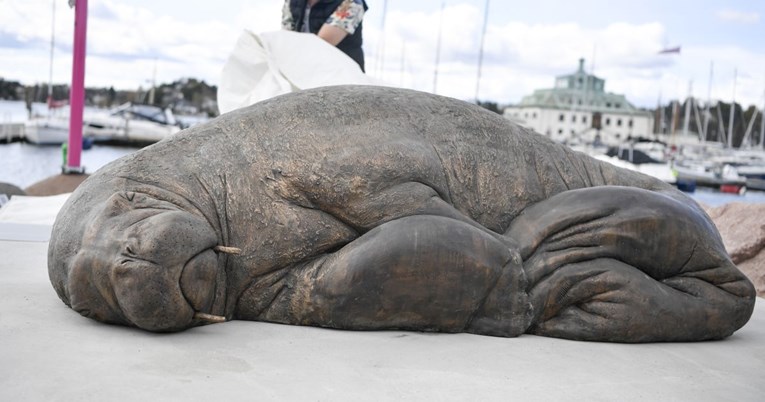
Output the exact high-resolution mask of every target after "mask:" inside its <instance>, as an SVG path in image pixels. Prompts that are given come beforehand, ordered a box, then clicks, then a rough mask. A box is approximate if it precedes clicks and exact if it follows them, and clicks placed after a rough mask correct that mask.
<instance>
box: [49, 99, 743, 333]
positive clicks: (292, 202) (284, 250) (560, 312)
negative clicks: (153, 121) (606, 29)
mask: <svg viewBox="0 0 765 402" xmlns="http://www.w3.org/2000/svg"><path fill="white" fill-rule="evenodd" d="M48 261H49V262H48V264H49V272H50V278H51V282H52V283H53V286H54V288H55V289H56V291H57V292H58V295H59V297H60V298H61V299H62V300H63V301H64V302H65V303H66V304H67V305H69V306H71V307H72V308H73V309H74V310H76V311H78V312H79V313H80V314H82V315H85V316H87V317H90V318H93V319H96V320H99V321H103V322H107V323H113V324H122V325H130V326H136V327H139V328H143V329H145V330H149V331H179V330H183V329H186V328H189V327H194V326H197V325H202V324H206V323H210V322H220V321H225V320H232V319H244V320H259V321H269V322H278V323H288V324H299V325H315V326H322V327H331V328H343V329H358V330H381V329H405V330H416V331H442V332H472V333H477V334H485V335H496V336H517V335H520V334H523V333H532V334H538V335H544V336H554V337H561V338H569V339H579V340H600V341H616V342H651V341H693V340H706V339H719V338H724V337H727V336H729V335H731V334H732V333H733V332H734V331H736V330H737V329H739V328H740V327H741V326H743V325H744V324H745V323H746V322H747V320H748V319H749V317H750V315H751V313H752V310H753V308H754V301H755V292H754V288H753V286H752V284H751V283H750V282H749V280H748V279H747V278H746V277H745V276H744V275H743V274H741V272H739V270H738V269H737V268H736V267H735V265H734V264H733V263H732V262H731V261H730V258H729V257H728V255H727V254H726V252H725V249H724V247H723V244H722V241H721V239H720V236H719V234H718V233H717V231H716V229H715V227H714V225H713V223H712V222H711V220H710V219H709V217H707V215H706V214H705V213H704V212H703V211H702V210H701V209H700V208H699V206H698V205H697V204H696V203H695V202H694V201H692V200H691V199H690V198H688V197H686V196H685V195H684V194H682V193H681V192H679V191H677V190H675V189H674V188H672V187H671V186H669V185H667V184H665V183H663V182H661V181H658V180H655V179H653V178H651V177H648V176H644V175H641V174H639V173H635V172H631V171H627V170H623V169H619V168H617V167H614V166H612V165H610V164H607V163H603V162H600V161H597V160H595V159H593V158H590V157H588V156H586V155H584V154H581V153H578V152H575V151H572V150H571V149H569V148H567V147H565V146H563V145H560V144H557V143H554V142H552V141H550V140H548V139H547V138H545V137H543V136H541V135H539V134H536V133H533V132H531V131H529V130H526V129H524V128H521V127H519V126H516V125H514V124H512V123H510V122H509V121H507V120H506V119H503V118H502V117H501V116H499V115H496V114H494V113H491V112H488V111H486V110H484V109H482V108H479V107H477V106H474V105H470V104H467V103H465V102H461V101H458V100H454V99H450V98H445V97H440V96H435V95H430V94H425V93H420V92H415V91H410V90H403V89H392V88H382V87H363V86H341V87H328V88H320V89H315V90H309V91H302V92H297V93H293V94H289V95H284V96H281V97H278V98H274V99H271V100H268V101H265V102H261V103H258V104H256V105H253V106H251V107H248V108H244V109H240V110H237V111H234V112H231V113H228V114H225V115H223V116H221V117H219V118H217V119H215V120H213V121H211V122H209V123H206V124H203V125H200V126H196V127H193V128H191V129H188V130H186V131H184V132H182V133H179V134H177V135H175V136H173V137H171V138H169V139H166V140H164V141H162V142H160V143H157V144H155V145H153V146H151V147H148V148H146V149H144V150H141V151H139V152H136V153H134V154H132V155H129V156H126V157H124V158H122V159H119V160H117V161H115V162H113V163H111V164H110V165H108V166H106V167H105V168H103V169H101V170H100V171H98V172H96V173H95V174H94V175H92V176H91V177H90V178H89V179H87V180H86V181H85V182H84V183H83V184H82V185H81V186H80V187H79V188H78V189H77V190H76V191H75V192H74V194H73V195H72V196H71V197H70V199H69V201H68V202H67V203H66V205H65V206H64V208H63V209H62V211H61V212H60V214H59V216H58V219H57V220H56V224H55V226H54V229H53V234H52V238H51V242H50V249H49V259H48Z"/></svg>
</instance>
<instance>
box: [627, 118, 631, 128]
mask: <svg viewBox="0 0 765 402" xmlns="http://www.w3.org/2000/svg"><path fill="white" fill-rule="evenodd" d="M627 125H628V126H630V128H632V119H630V120H629V121H628V122H627Z"/></svg>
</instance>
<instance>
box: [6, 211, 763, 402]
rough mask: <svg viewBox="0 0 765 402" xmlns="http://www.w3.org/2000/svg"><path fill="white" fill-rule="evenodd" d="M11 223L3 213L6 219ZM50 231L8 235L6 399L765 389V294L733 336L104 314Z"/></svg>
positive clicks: (591, 394) (666, 396) (756, 394)
mask: <svg viewBox="0 0 765 402" xmlns="http://www.w3.org/2000/svg"><path fill="white" fill-rule="evenodd" d="M0 225H2V223H0ZM47 245H48V244H47V243H46V242H43V241H0V401H54V400H63V401H73V400H78V401H80V400H81V401H91V400H93V401H113V400H118V401H119V400H125V401H154V400H163V401H164V400H168V401H173V400H224V401H229V400H232V401H233V400H317V401H322V400H323V401H328V400H329V401H335V400H353V401H356V400H428V401H430V400H460V401H465V400H480V401H485V400H497V401H499V400H502V401H504V400H524V401H525V400H544V401H550V400H587V401H593V400H595V401H597V400H606V401H613V400H619V401H624V400H647V401H653V400H662V401H666V400H687V401H691V400H693V401H698V400H710V401H719V400H736V401H755V400H763V398H765V380H764V379H765V375H764V372H765V300H763V299H758V302H757V306H756V309H755V314H754V317H753V318H752V320H751V321H750V322H749V324H747V325H746V326H745V327H744V328H743V329H741V330H740V331H738V332H737V333H735V334H734V335H733V336H732V337H730V338H728V339H726V340H724V341H719V342H705V343H674V344H643V345H623V344H605V343H588V342H573V341H565V340H558V339H550V338H542V337H536V336H521V337H519V338H513V339H504V338H493V337H487V336H479V335H469V334H423V333H414V332H397V331H388V332H354V331H335V330H327V329H320V328H308V327H295V326H285V325H275V324H267V323H257V322H244V321H234V322H229V323H225V324H218V325H212V326H207V327H201V328H195V329H192V330H188V331H185V332H182V333H177V334H152V333H147V332H143V331H140V330H135V329H131V328H124V327H117V326H110V325H104V324H100V323H97V322H95V321H92V320H89V319H87V318H83V317H81V316H79V315H78V314H77V313H75V312H74V311H72V310H70V309H69V308H68V307H66V306H65V305H64V304H63V303H62V302H61V301H60V300H59V299H58V297H57V296H56V294H55V292H54V291H53V288H52V287H51V285H50V283H49V282H48V276H47V265H46V253H47Z"/></svg>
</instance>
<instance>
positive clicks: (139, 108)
mask: <svg viewBox="0 0 765 402" xmlns="http://www.w3.org/2000/svg"><path fill="white" fill-rule="evenodd" d="M180 130H181V125H180V124H179V123H178V121H177V120H176V119H175V116H174V115H173V113H172V112H171V111H170V109H164V110H163V109H162V108H160V107H157V106H151V105H140V104H139V105H137V104H132V103H125V104H123V105H121V106H119V107H117V108H115V109H113V110H112V111H111V112H109V114H106V115H98V114H94V115H91V116H88V117H87V118H86V119H85V122H84V128H83V136H88V137H93V140H94V141H96V142H118V143H144V144H145V143H154V142H157V141H160V140H162V139H164V138H165V137H169V136H171V135H173V134H175V133H177V132H178V131H180Z"/></svg>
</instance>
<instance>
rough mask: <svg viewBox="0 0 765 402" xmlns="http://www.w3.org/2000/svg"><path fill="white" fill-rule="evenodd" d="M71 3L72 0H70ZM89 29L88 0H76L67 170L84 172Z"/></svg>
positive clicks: (69, 171)
mask: <svg viewBox="0 0 765 402" xmlns="http://www.w3.org/2000/svg"><path fill="white" fill-rule="evenodd" d="M70 4H71V0H70ZM87 30H88V0H75V6H74V58H73V60H72V88H71V91H70V93H69V105H70V109H69V113H70V114H69V146H68V147H67V155H66V167H65V168H64V171H65V172H68V173H73V172H78V173H81V172H83V169H82V168H81V167H80V156H81V155H82V112H83V108H84V104H85V39H86V37H87Z"/></svg>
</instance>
